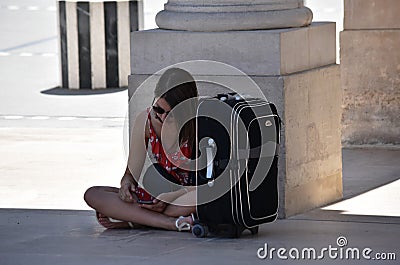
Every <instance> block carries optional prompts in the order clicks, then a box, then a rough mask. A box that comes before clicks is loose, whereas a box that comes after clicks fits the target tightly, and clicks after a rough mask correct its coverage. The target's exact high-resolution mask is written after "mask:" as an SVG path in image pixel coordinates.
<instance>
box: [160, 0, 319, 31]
mask: <svg viewBox="0 0 400 265" xmlns="http://www.w3.org/2000/svg"><path fill="white" fill-rule="evenodd" d="M311 20H312V12H311V10H310V9H308V8H307V7H304V6H303V0H282V1H277V0H254V1H251V2H249V1H244V0H219V1H216V0H202V1H198V0H169V1H168V3H167V4H165V10H163V11H161V12H160V13H158V14H157V17H156V23H157V25H158V26H159V27H160V28H162V29H173V30H189V31H225V30H255V29H273V28H291V27H303V26H307V25H309V24H310V23H311Z"/></svg>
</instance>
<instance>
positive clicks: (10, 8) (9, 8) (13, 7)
mask: <svg viewBox="0 0 400 265" xmlns="http://www.w3.org/2000/svg"><path fill="white" fill-rule="evenodd" d="M7 8H8V10H18V9H19V6H7Z"/></svg>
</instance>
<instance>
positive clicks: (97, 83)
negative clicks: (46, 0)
mask: <svg viewBox="0 0 400 265" xmlns="http://www.w3.org/2000/svg"><path fill="white" fill-rule="evenodd" d="M57 7H58V21H59V43H60V57H61V58H60V59H61V60H60V61H61V67H60V68H61V83H62V87H64V88H70V89H80V88H91V89H98V88H117V87H124V86H127V85H128V75H129V73H130V32H131V31H136V30H139V29H142V28H143V3H142V0H114V1H110V0H86V1H78V0H58V5H57Z"/></svg>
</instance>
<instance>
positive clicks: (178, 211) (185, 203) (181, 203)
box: [164, 190, 196, 217]
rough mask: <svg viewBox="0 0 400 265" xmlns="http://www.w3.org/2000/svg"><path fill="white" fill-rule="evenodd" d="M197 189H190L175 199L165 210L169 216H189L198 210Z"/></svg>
mask: <svg viewBox="0 0 400 265" xmlns="http://www.w3.org/2000/svg"><path fill="white" fill-rule="evenodd" d="M195 205H196V191H195V190H193V191H190V192H188V193H185V194H183V195H182V196H180V197H178V198H177V199H175V200H174V201H173V202H171V204H169V205H168V206H167V208H165V210H164V214H165V215H168V216H173V217H178V216H188V215H190V214H192V213H195V212H196V206H195Z"/></svg>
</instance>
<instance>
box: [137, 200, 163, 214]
mask: <svg viewBox="0 0 400 265" xmlns="http://www.w3.org/2000/svg"><path fill="white" fill-rule="evenodd" d="M140 207H142V208H145V209H148V210H151V211H154V212H158V213H162V212H164V210H165V208H166V207H167V203H165V202H163V201H160V200H158V199H154V200H153V204H140Z"/></svg>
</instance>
